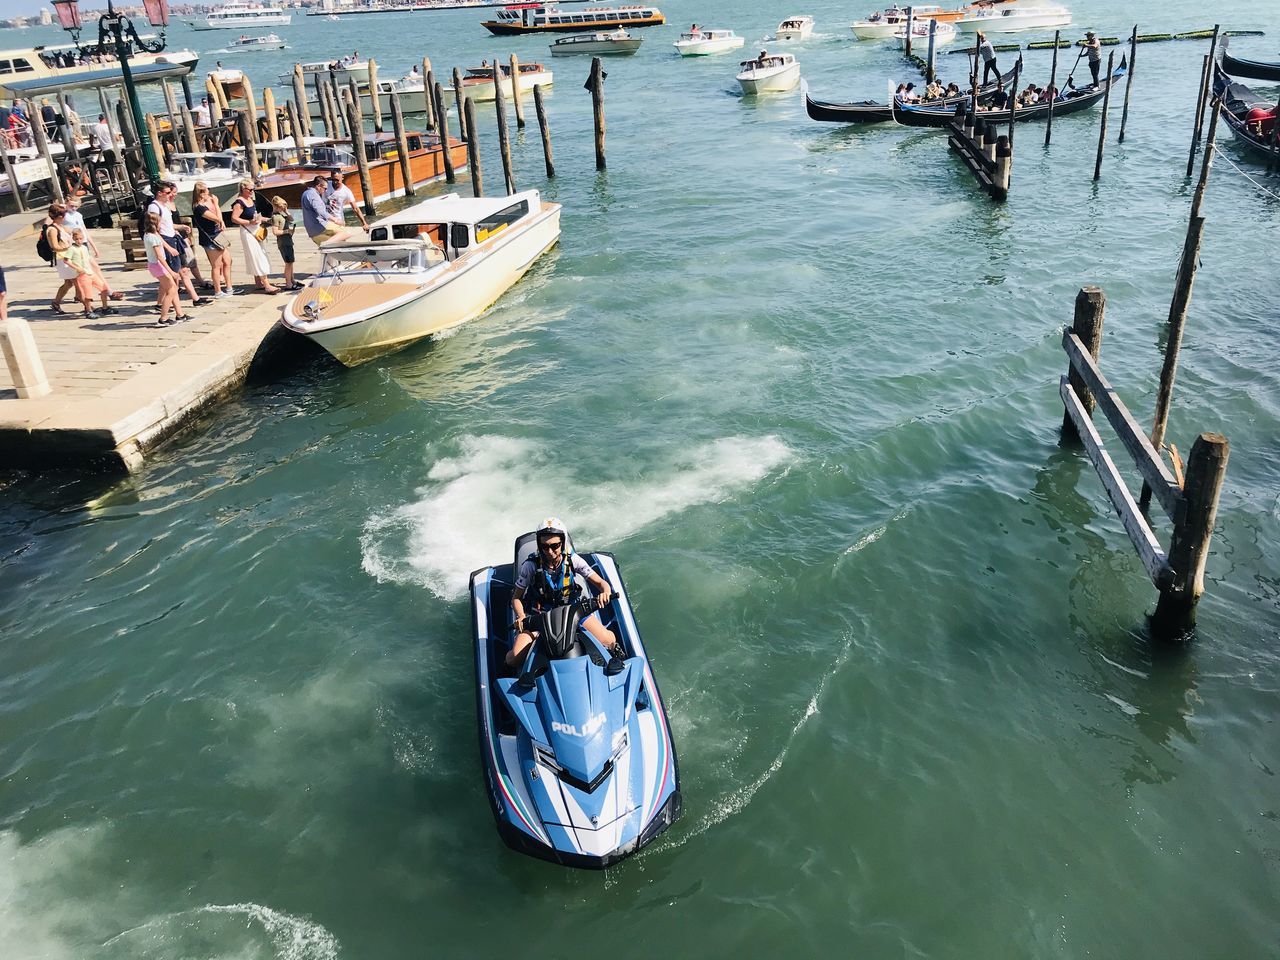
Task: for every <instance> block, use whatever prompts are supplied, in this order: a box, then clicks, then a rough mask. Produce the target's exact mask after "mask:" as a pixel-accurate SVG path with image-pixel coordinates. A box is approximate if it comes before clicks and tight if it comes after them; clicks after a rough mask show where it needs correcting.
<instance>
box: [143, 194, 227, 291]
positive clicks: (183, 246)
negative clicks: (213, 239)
mask: <svg viewBox="0 0 1280 960" xmlns="http://www.w3.org/2000/svg"><path fill="white" fill-rule="evenodd" d="M177 206H178V187H177V184H175V183H173V181H171V180H163V181H161V183H160V186H159V188H158V189H157V190H156V197H155V199H154V200H152V201H151V203H149V204H147V213H154V214H155V215H156V216H157V217H159V218H160V235H161V236H162V237H164V242H165V246H166V248H167V249H168V250H170V251H172V252H171V253H169V254H167V256H168V261H167V262H168V265H169V269H170V270H172V271H173V274H174V276H176V277H177V278H178V284H179V286H181V287H182V288H183V289H184V290H186V291H187V295H188V296H190V297H191V305H192V306H193V307H203V306H204V305H205V304H208V303H212V302H213V301H212V300H210V299H209V298H208V297H202V296H200V295H199V294H198V293H196V287H195V284H194V283H193V282H192V279H191V270H190V269H189V268H188V267H187V263H186V261H187V246H188V244H187V239H186V237H184V236H182V235H181V234H182V231H185V232H186V235H187V237H189V236H190V235H191V228H190V227H182V228H181V229H179V227H178V226H176V225H175V224H174V222H173V213H174V211H175V210H176V209H177ZM193 259H194V258H193Z"/></svg>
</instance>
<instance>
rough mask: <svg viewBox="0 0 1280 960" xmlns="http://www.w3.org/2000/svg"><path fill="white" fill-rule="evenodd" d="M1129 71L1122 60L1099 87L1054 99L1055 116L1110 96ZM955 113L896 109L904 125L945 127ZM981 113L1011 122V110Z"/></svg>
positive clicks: (1028, 114)
mask: <svg viewBox="0 0 1280 960" xmlns="http://www.w3.org/2000/svg"><path fill="white" fill-rule="evenodd" d="M1127 72H1128V68H1127V67H1126V65H1125V62H1124V61H1123V60H1122V61H1121V62H1120V66H1118V67H1116V69H1115V72H1113V73H1112V74H1111V80H1110V81H1109V83H1100V84H1098V85H1097V86H1096V87H1095V86H1092V85H1090V86H1087V87H1083V88H1082V89H1079V90H1073V91H1072V92H1071V93H1068V94H1067V95H1066V96H1065V97H1063V98H1062V99H1061V100H1057V101H1055V102H1054V104H1053V115H1054V116H1055V117H1061V116H1063V115H1065V114H1068V113H1077V112H1079V111H1081V110H1088V109H1089V108H1090V107H1091V106H1093V105H1094V104H1095V103H1097V102H1098V101H1099V100H1101V99H1102V98H1103V97H1105V96H1106V95H1107V87H1108V85H1109V84H1114V83H1115V82H1116V81H1117V80H1119V79H1120V78H1121V77H1123V76H1124V75H1125V74H1126V73H1127ZM1048 115H1049V104H1047V103H1036V104H1032V105H1031V106H1029V107H1018V109H1017V111H1016V113H1015V114H1014V119H1015V120H1017V121H1019V122H1020V121H1023V120H1043V119H1044V118H1045V117H1047V116H1048ZM955 116H956V108H955V107H954V106H952V107H951V109H950V110H946V109H942V108H935V107H932V106H929V107H923V106H919V105H917V104H906V105H902V104H895V105H894V108H893V119H894V120H896V121H897V122H898V123H900V124H902V125H903V126H904V127H945V126H947V125H948V124H949V123H951V121H952V120H954V119H955ZM980 116H981V117H982V119H983V120H984V121H986V122H987V123H996V124H999V123H1008V122H1009V111H1008V110H984V111H982V113H981V114H980Z"/></svg>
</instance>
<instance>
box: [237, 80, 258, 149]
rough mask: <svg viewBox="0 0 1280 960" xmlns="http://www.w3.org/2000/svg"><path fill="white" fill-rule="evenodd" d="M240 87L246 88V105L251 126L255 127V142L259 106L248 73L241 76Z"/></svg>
mask: <svg viewBox="0 0 1280 960" xmlns="http://www.w3.org/2000/svg"><path fill="white" fill-rule="evenodd" d="M240 85H241V86H242V87H244V105H245V109H246V110H248V111H249V125H250V126H252V127H253V136H254V138H255V140H256V139H257V136H258V104H257V102H256V101H255V100H254V99H253V83H252V82H251V81H250V80H249V75H248V74H247V73H245V74H241V79H240Z"/></svg>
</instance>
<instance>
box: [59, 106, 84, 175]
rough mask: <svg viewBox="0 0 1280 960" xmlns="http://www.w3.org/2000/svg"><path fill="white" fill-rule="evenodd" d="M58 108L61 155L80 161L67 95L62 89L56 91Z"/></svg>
mask: <svg viewBox="0 0 1280 960" xmlns="http://www.w3.org/2000/svg"><path fill="white" fill-rule="evenodd" d="M58 110H59V111H60V112H61V113H62V121H63V122H62V123H61V124H60V125H59V127H58V129H59V131H60V132H61V134H62V149H63V150H64V151H65V152H64V153H63V156H64V157H66V158H67V159H68V160H74V161H75V162H76V163H79V162H80V151H79V149H78V148H77V147H76V135H75V131H73V130H72V129H71V120H70V119H69V118H70V116H71V108H70V107H68V106H67V95H66V93H65V92H64V91H62V90H59V91H58Z"/></svg>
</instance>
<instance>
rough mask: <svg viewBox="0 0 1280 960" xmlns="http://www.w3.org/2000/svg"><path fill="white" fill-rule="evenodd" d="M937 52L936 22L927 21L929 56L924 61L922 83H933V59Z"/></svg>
mask: <svg viewBox="0 0 1280 960" xmlns="http://www.w3.org/2000/svg"><path fill="white" fill-rule="evenodd" d="M937 51H938V21H937V20H932V19H931V20H930V21H929V56H928V57H927V58H926V59H925V65H924V82H925V83H933V76H934V73H933V68H934V57H935V56H936V54H937Z"/></svg>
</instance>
